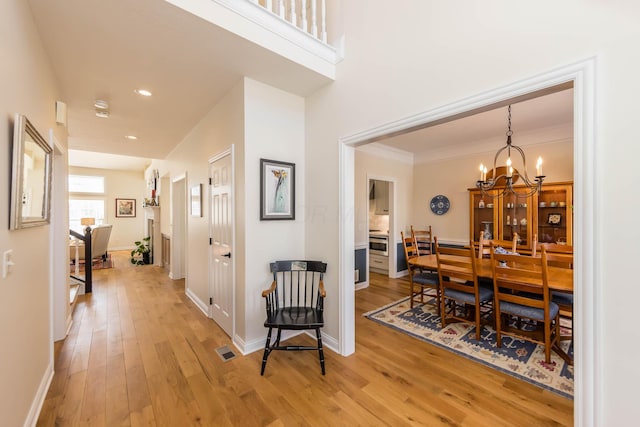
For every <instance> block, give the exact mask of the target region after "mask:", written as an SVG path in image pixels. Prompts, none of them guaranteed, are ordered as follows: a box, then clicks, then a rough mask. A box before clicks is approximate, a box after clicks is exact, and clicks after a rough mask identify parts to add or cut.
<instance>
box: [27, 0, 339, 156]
mask: <svg viewBox="0 0 640 427" xmlns="http://www.w3.org/2000/svg"><path fill="white" fill-rule="evenodd" d="M28 2H29V5H30V7H31V10H32V13H33V16H34V20H35V22H36V26H37V27H38V30H39V32H40V36H41V39H42V42H43V44H44V46H45V50H46V52H47V53H48V56H49V58H50V61H51V65H52V67H53V70H54V73H55V75H56V77H57V79H58V82H59V84H60V86H61V88H62V92H63V99H61V101H64V102H65V103H66V104H67V111H68V126H67V129H68V132H69V148H70V149H71V150H82V151H88V152H99V153H111V154H118V155H127V156H138V157H143V158H164V157H165V156H166V155H167V154H168V153H169V152H170V151H171V150H172V149H173V148H174V147H175V146H176V145H177V144H178V143H179V142H180V141H181V140H182V138H183V137H184V136H185V135H186V134H187V132H189V130H191V129H192V128H193V127H194V126H195V124H196V123H197V122H198V121H199V120H200V119H201V118H202V117H203V116H204V115H205V114H206V113H207V112H208V111H210V109H211V108H212V107H213V106H214V105H215V104H216V103H217V102H218V101H219V100H220V99H221V98H222V97H223V96H224V95H225V94H226V93H227V92H228V91H229V90H230V89H231V88H232V87H233V86H234V85H235V84H237V83H238V81H239V80H240V79H241V78H242V77H243V76H247V77H250V78H253V79H255V80H258V81H262V82H264V83H267V84H270V85H272V86H275V87H278V88H280V89H283V90H286V91H289V92H291V93H295V94H298V95H301V96H306V95H309V94H311V93H313V92H314V91H315V90H317V89H318V88H320V87H321V86H323V85H325V84H327V83H328V82H329V81H330V80H329V79H328V78H326V77H324V76H321V75H320V74H318V73H315V72H313V71H311V70H309V69H307V68H305V67H303V66H300V65H298V64H295V63H294V62H292V61H290V60H288V59H286V58H283V57H281V56H280V55H278V54H276V53H273V52H271V51H269V50H267V49H264V48H262V47H260V46H257V45H256V44H254V43H251V42H249V41H247V40H246V39H243V38H241V37H238V36H236V35H234V34H232V33H230V32H229V31H226V30H224V29H222V28H220V27H218V26H216V25H213V24H211V23H210V22H208V21H205V20H203V19H200V18H198V17H196V16H194V15H191V14H190V13H188V12H186V11H184V10H182V9H180V8H177V7H175V6H173V5H171V4H169V3H168V2H166V1H162V0H133V1H132V0H108V1H104V0H64V1H51V0H28ZM139 88H142V89H147V90H150V91H151V92H152V93H153V96H151V97H148V98H147V97H143V96H141V95H138V94H136V93H135V92H134V90H135V89H139ZM97 99H100V100H104V101H107V102H108V104H109V110H110V116H109V118H98V117H96V115H95V108H94V102H95V101H96V100H97ZM126 135H135V136H137V138H138V139H137V140H135V141H131V140H129V139H126V138H125V136H126ZM72 157H75V156H72ZM80 157H81V158H82V156H80ZM89 157H91V156H89ZM93 157H94V158H96V157H99V156H93ZM107 158H108V157H107ZM97 160H98V161H99V164H104V160H105V159H104V158H103V159H99V158H98V159H97ZM100 160H103V161H100ZM85 165H86V164H85Z"/></svg>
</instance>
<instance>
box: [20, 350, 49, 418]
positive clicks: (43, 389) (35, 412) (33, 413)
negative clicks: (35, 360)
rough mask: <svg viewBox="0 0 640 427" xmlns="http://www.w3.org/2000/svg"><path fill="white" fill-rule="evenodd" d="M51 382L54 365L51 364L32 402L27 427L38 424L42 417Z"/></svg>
mask: <svg viewBox="0 0 640 427" xmlns="http://www.w3.org/2000/svg"><path fill="white" fill-rule="evenodd" d="M51 381H53V365H52V364H51V363H50V364H49V365H48V366H47V369H45V371H44V375H43V376H42V380H41V381H40V386H38V391H37V392H36V395H35V396H34V398H33V402H31V408H29V414H28V415H27V419H25V420H24V425H25V426H32V427H33V426H35V425H36V424H37V423H38V417H39V416H40V411H41V410H42V406H43V405H44V400H45V398H46V397H47V391H49V386H50V385H51Z"/></svg>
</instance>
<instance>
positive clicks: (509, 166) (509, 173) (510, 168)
mask: <svg viewBox="0 0 640 427" xmlns="http://www.w3.org/2000/svg"><path fill="white" fill-rule="evenodd" d="M511 175H513V168H512V167H511V157H509V158H508V159H507V178H511Z"/></svg>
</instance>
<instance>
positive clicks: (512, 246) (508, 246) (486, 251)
mask: <svg viewBox="0 0 640 427" xmlns="http://www.w3.org/2000/svg"><path fill="white" fill-rule="evenodd" d="M492 244H493V245H495V246H499V247H501V248H504V249H505V250H507V251H510V252H514V253H515V252H517V248H518V233H513V240H499V239H485V238H484V231H481V232H480V240H478V258H489V257H490V255H491V245H492Z"/></svg>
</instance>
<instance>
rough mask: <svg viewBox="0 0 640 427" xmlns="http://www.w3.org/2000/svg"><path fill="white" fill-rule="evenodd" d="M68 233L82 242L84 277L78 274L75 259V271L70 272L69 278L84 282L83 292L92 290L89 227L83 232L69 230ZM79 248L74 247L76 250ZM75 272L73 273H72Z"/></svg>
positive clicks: (77, 261)
mask: <svg viewBox="0 0 640 427" xmlns="http://www.w3.org/2000/svg"><path fill="white" fill-rule="evenodd" d="M69 235H70V236H72V237H73V238H74V239H77V240H78V241H81V242H84V279H83V278H82V277H80V276H79V275H78V270H79V262H80V260H79V259H78V258H77V257H76V259H75V271H74V272H72V273H71V274H70V276H71V278H73V279H75V280H77V281H79V282H82V283H84V292H85V293H91V292H92V291H93V289H92V288H93V271H92V266H93V262H92V261H93V257H92V256H91V228H90V227H87V228H86V230H84V234H80V233H78V232H77V231H74V230H69ZM78 250H79V249H76V251H78ZM74 273H75V274H74Z"/></svg>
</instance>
